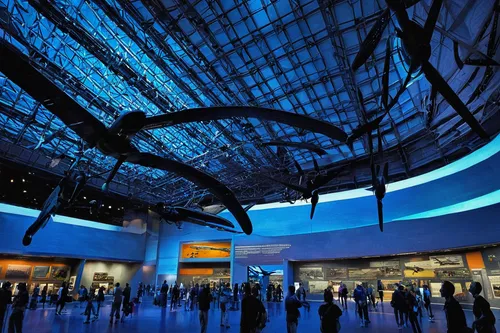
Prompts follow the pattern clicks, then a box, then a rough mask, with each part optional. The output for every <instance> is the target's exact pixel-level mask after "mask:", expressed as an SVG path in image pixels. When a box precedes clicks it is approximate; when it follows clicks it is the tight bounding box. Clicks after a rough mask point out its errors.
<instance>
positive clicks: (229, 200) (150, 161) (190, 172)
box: [125, 152, 252, 235]
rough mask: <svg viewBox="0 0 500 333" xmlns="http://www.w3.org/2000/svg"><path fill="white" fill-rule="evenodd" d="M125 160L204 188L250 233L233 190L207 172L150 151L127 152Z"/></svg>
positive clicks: (246, 217)
mask: <svg viewBox="0 0 500 333" xmlns="http://www.w3.org/2000/svg"><path fill="white" fill-rule="evenodd" d="M125 161H126V162H129V163H134V164H138V165H142V166H145V167H151V168H157V169H161V170H165V171H168V172H174V173H176V174H178V175H179V176H181V177H184V178H186V179H187V180H189V181H191V182H193V183H195V184H196V185H198V186H200V187H203V188H206V189H207V190H209V192H210V193H212V194H213V195H215V196H216V197H217V198H218V199H219V200H220V201H221V202H222V204H223V205H224V206H226V208H227V209H228V210H229V211H230V212H231V213H232V214H233V216H234V217H235V218H236V221H238V223H239V225H240V227H241V229H242V230H243V231H244V232H245V233H246V234H247V235H250V234H251V233H252V222H251V221H250V218H249V217H248V215H247V212H245V210H244V209H243V207H242V206H241V204H240V203H239V202H238V199H236V196H235V195H234V193H233V191H231V190H230V189H229V188H228V187H226V186H225V185H224V184H222V183H221V182H219V181H218V180H217V179H215V178H214V177H212V176H210V175H209V174H207V173H205V172H203V171H200V170H197V169H195V168H193V167H192V166H190V165H187V164H184V163H182V162H177V161H174V160H170V159H167V158H163V157H160V156H156V155H153V154H150V153H138V152H134V153H129V154H127V159H126V160H125Z"/></svg>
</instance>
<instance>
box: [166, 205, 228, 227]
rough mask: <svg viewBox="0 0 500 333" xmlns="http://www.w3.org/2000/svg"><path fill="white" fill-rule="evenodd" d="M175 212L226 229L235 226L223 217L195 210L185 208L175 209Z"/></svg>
mask: <svg viewBox="0 0 500 333" xmlns="http://www.w3.org/2000/svg"><path fill="white" fill-rule="evenodd" d="M174 209H175V210H177V211H179V212H180V213H181V214H185V215H187V216H188V218H194V219H197V220H201V221H204V222H207V223H212V224H217V225H221V226H224V227H229V228H234V224H233V223H232V222H231V221H228V220H226V219H225V218H223V217H220V216H217V215H213V214H208V213H204V212H200V211H197V210H194V209H189V208H184V207H174Z"/></svg>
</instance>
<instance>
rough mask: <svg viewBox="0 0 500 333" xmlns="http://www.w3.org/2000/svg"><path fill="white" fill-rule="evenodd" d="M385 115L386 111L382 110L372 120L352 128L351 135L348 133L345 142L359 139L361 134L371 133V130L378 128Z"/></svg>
mask: <svg viewBox="0 0 500 333" xmlns="http://www.w3.org/2000/svg"><path fill="white" fill-rule="evenodd" d="M386 115H387V112H384V113H383V114H382V115H380V116H378V117H377V118H375V119H374V120H372V121H370V122H367V123H366V124H363V125H361V126H358V127H356V128H355V129H353V131H352V133H351V135H349V137H348V138H347V143H348V144H350V143H352V142H354V140H356V139H359V138H360V137H362V136H363V135H365V134H367V133H371V132H372V131H373V130H375V129H376V128H378V127H379V125H380V123H381V122H382V120H383V119H384V117H385V116H386Z"/></svg>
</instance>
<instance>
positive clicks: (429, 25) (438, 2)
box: [423, 0, 443, 44]
mask: <svg viewBox="0 0 500 333" xmlns="http://www.w3.org/2000/svg"><path fill="white" fill-rule="evenodd" d="M442 5H443V0H434V1H433V2H432V6H431V9H430V10H429V15H427V20H426V21H425V25H424V33H425V38H424V41H423V42H424V43H425V44H430V42H431V38H432V34H433V33H434V28H435V27H436V22H437V20H438V19H439V12H440V11H441V6H442Z"/></svg>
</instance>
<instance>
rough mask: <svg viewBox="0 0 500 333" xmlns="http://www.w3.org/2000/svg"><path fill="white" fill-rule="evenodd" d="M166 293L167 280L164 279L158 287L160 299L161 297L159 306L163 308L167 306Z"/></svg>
mask: <svg viewBox="0 0 500 333" xmlns="http://www.w3.org/2000/svg"><path fill="white" fill-rule="evenodd" d="M167 293H168V284H167V280H164V281H163V284H162V285H161V288H160V299H161V302H160V303H161V306H162V307H164V308H165V307H167Z"/></svg>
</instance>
